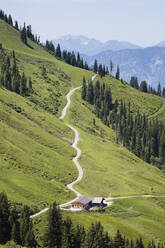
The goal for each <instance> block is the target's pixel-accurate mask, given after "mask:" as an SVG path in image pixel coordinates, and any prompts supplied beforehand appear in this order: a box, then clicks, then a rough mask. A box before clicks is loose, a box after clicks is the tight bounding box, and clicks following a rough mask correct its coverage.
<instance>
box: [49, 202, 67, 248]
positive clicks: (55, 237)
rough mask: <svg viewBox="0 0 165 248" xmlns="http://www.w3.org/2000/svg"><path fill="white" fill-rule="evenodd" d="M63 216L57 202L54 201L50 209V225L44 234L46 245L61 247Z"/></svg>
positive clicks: (54, 247) (51, 247)
mask: <svg viewBox="0 0 165 248" xmlns="http://www.w3.org/2000/svg"><path fill="white" fill-rule="evenodd" d="M62 228H63V227H62V216H61V212H60V209H58V207H57V204H56V203H53V205H52V207H51V208H50V210H49V216H48V227H47V230H46V232H45V235H44V245H45V246H47V247H49V248H61V245H62Z"/></svg>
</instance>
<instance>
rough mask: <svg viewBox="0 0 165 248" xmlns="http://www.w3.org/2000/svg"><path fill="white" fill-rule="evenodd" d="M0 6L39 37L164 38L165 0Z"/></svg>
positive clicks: (145, 41) (12, 1)
mask: <svg viewBox="0 0 165 248" xmlns="http://www.w3.org/2000/svg"><path fill="white" fill-rule="evenodd" d="M0 8H1V9H3V10H4V11H5V12H7V13H11V14H12V16H13V17H15V18H16V19H17V20H18V21H19V23H20V24H22V23H23V21H25V22H26V23H27V24H31V25H32V27H33V31H34V32H37V33H38V34H39V35H40V36H41V38H42V40H45V39H46V38H48V39H57V38H59V37H60V36H62V35H66V34H72V35H80V34H81V35H85V36H88V37H89V38H96V39H98V40H101V41H107V40H112V39H118V40H122V41H129V42H132V43H135V44H138V45H141V46H151V45H154V44H156V43H158V42H160V41H162V40H165V31H164V30H165V29H164V27H165V14H164V13H165V0H113V1H112V0H1V4H0Z"/></svg>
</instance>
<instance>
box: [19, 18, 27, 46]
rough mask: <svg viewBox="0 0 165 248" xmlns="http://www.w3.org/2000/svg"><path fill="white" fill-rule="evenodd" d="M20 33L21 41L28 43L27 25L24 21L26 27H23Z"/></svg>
mask: <svg viewBox="0 0 165 248" xmlns="http://www.w3.org/2000/svg"><path fill="white" fill-rule="evenodd" d="M20 34H21V41H22V42H23V43H24V44H25V45H27V33H26V25H25V23H24V27H23V29H22V30H21V31H20Z"/></svg>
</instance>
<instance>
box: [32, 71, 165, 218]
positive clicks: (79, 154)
mask: <svg viewBox="0 0 165 248" xmlns="http://www.w3.org/2000/svg"><path fill="white" fill-rule="evenodd" d="M96 76H97V75H94V76H93V77H92V78H91V80H92V81H93V80H94V79H95V78H96ZM81 87H82V86H79V87H77V88H74V89H72V90H70V91H69V93H68V94H67V95H66V99H67V104H66V106H65V107H64V109H63V110H62V114H61V116H60V117H59V119H60V120H62V119H64V117H65V116H66V113H67V110H68V108H69V106H70V104H71V99H70V98H71V96H72V95H73V93H74V92H75V91H76V90H79V89H80V88H81ZM66 125H67V126H68V127H69V128H70V129H71V130H72V131H73V132H74V134H75V138H74V142H73V144H72V147H73V148H74V149H75V150H76V151H77V155H76V157H74V158H73V162H74V164H75V165H76V167H77V169H78V173H79V174H78V178H77V179H76V180H75V181H74V182H72V183H70V184H68V185H67V187H68V188H69V189H70V190H71V191H73V192H74V193H75V194H76V196H77V197H76V198H75V199H73V200H71V201H69V202H66V203H64V204H61V205H60V208H62V209H63V207H66V206H67V205H69V204H70V203H72V202H74V201H75V200H77V199H78V198H79V196H81V194H80V193H79V192H78V191H77V190H75V189H74V188H73V186H74V185H75V184H76V183H78V182H80V180H81V179H82V178H83V170H82V168H81V166H80V164H79V162H78V159H79V157H80V156H81V150H80V149H79V148H78V147H77V144H78V142H79V140H80V137H79V132H78V131H77V130H76V129H75V128H74V127H72V126H71V125H69V124H66ZM138 197H141V198H142V197H146V198H152V197H157V198H164V197H165V196H163V195H162V196H154V195H137V196H119V197H109V198H106V199H105V201H104V203H106V204H107V205H108V206H110V205H111V204H112V201H113V200H117V199H129V198H138ZM48 210H49V208H45V209H43V210H41V211H40V212H38V213H36V214H34V215H32V216H31V218H34V217H37V216H39V215H41V214H43V213H45V212H47V211H48ZM65 210H67V209H65ZM73 211H78V210H74V209H73Z"/></svg>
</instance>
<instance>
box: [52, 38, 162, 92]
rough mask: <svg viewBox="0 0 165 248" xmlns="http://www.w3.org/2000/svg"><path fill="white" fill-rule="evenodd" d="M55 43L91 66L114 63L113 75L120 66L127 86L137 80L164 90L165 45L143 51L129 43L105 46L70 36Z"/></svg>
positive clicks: (94, 41)
mask: <svg viewBox="0 0 165 248" xmlns="http://www.w3.org/2000/svg"><path fill="white" fill-rule="evenodd" d="M53 43H54V45H55V46H57V44H58V43H59V44H60V45H61V48H62V49H67V50H68V51H75V52H77V51H79V52H80V53H81V56H82V57H83V58H84V60H86V61H87V62H88V64H89V65H90V66H92V65H93V63H94V60H95V59H97V61H98V63H102V64H105V65H106V66H109V65H110V60H112V61H113V64H114V70H113V73H114V74H115V71H116V66H117V64H119V66H120V72H121V73H120V74H121V77H122V78H123V79H124V80H126V81H128V82H129V80H130V78H131V76H137V77H138V79H139V82H140V81H142V80H146V81H147V82H148V83H149V84H151V85H152V86H154V87H156V86H157V84H158V82H160V83H161V84H162V86H165V41H162V42H160V43H159V44H157V45H155V46H153V47H148V48H142V47H140V46H137V45H134V44H131V43H129V42H121V41H117V40H110V41H107V42H105V43H102V42H100V41H97V40H95V39H89V38H87V37H85V36H71V35H67V36H63V37H61V38H60V39H58V40H54V41H53Z"/></svg>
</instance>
